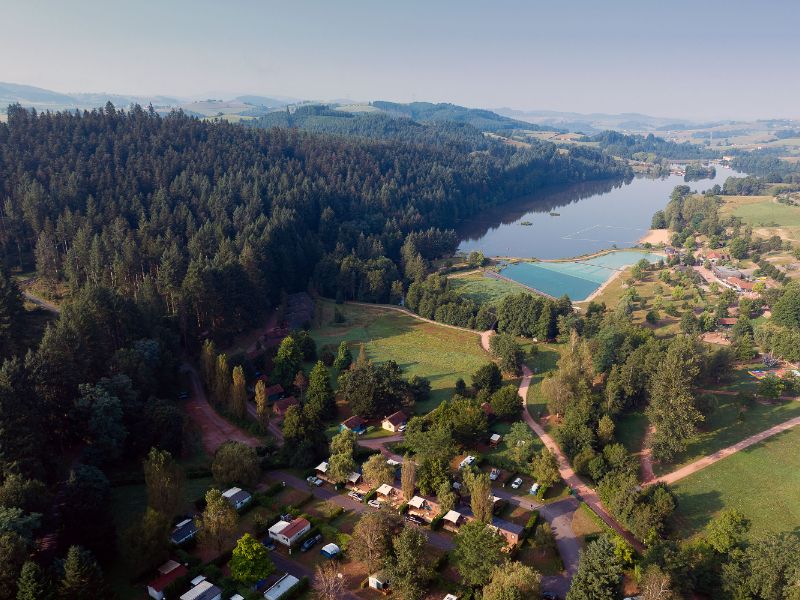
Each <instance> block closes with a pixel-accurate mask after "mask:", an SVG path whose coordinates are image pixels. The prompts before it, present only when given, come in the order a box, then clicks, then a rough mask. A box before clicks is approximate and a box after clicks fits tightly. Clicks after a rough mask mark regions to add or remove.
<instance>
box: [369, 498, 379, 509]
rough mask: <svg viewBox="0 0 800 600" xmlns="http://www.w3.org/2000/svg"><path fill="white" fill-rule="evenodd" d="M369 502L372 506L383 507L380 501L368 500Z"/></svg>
mask: <svg viewBox="0 0 800 600" xmlns="http://www.w3.org/2000/svg"><path fill="white" fill-rule="evenodd" d="M367 504H369V505H370V506H371V507H372V508H380V507H381V503H380V502H378V501H377V500H370V501H369V502H367Z"/></svg>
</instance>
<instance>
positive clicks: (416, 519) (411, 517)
mask: <svg viewBox="0 0 800 600" xmlns="http://www.w3.org/2000/svg"><path fill="white" fill-rule="evenodd" d="M406 521H410V522H411V523H416V524H417V525H425V521H423V520H422V519H420V518H419V517H418V516H417V515H406Z"/></svg>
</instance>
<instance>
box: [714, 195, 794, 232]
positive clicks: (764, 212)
mask: <svg viewBox="0 0 800 600" xmlns="http://www.w3.org/2000/svg"><path fill="white" fill-rule="evenodd" d="M723 198H724V200H725V204H723V205H722V208H721V209H720V213H721V214H722V215H724V216H727V215H734V216H737V217H740V218H741V219H742V220H743V221H744V222H745V223H747V224H748V225H752V226H753V227H780V226H783V227H800V207H797V206H789V205H788V204H781V203H779V202H777V201H776V200H775V198H773V197H772V196H723Z"/></svg>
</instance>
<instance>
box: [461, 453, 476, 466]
mask: <svg viewBox="0 0 800 600" xmlns="http://www.w3.org/2000/svg"><path fill="white" fill-rule="evenodd" d="M474 462H475V457H474V456H472V455H471V454H470V455H469V456H467V458H465V459H464V460H462V461H461V464H460V465H458V468H459V469H463V468H464V467H468V466H470V465H471V464H472V463H474Z"/></svg>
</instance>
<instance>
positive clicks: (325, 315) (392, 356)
mask: <svg viewBox="0 0 800 600" xmlns="http://www.w3.org/2000/svg"><path fill="white" fill-rule="evenodd" d="M334 308H336V309H338V310H339V312H340V313H341V314H342V315H343V316H344V322H343V323H334V319H333V314H334ZM321 322H322V325H321V326H319V327H316V328H314V329H312V330H311V332H310V333H311V335H312V337H313V338H314V339H315V340H316V342H317V345H318V347H320V348H322V347H323V346H325V345H330V346H332V347H333V348H334V352H335V347H336V346H338V345H339V343H340V342H342V341H346V342H348V344H349V345H350V347H351V351H352V353H353V356H354V357H356V356H358V352H359V344H361V343H363V344H364V348H365V351H366V353H367V357H368V358H369V359H370V360H372V361H374V362H376V363H380V362H384V361H387V360H394V361H395V362H396V363H397V364H398V365H399V366H400V368H401V369H402V370H403V374H404V376H405V377H412V376H414V375H419V376H421V377H427V378H428V379H429V380H430V382H431V398H430V400H428V401H427V402H424V403H421V404H418V405H417V406H416V407H415V410H416V412H417V413H419V414H425V413H427V412H429V411H430V410H432V409H433V408H435V407H436V406H438V405H439V403H440V402H441V401H442V400H444V399H445V398H448V397H449V396H450V395H451V394H452V392H453V389H454V387H455V383H456V380H458V379H459V378H461V379H463V380H464V381H465V382H466V383H467V384H469V383H470V377H471V375H472V374H473V373H474V372H475V371H476V370H477V369H478V367H481V366H482V365H484V364H486V363H487V362H488V361H489V360H490V357H489V355H488V354H487V353H486V352H484V351H483V349H481V346H480V337H479V336H478V333H477V332H475V333H469V332H467V331H460V330H457V329H452V328H450V327H445V326H442V325H435V324H433V323H426V322H424V321H420V320H419V319H415V318H414V317H412V316H410V315H406V314H403V313H401V312H397V311H392V310H388V309H385V308H380V307H372V306H355V305H350V304H344V305H334V304H333V303H332V302H323V304H322V319H321Z"/></svg>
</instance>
